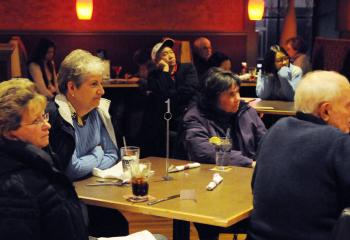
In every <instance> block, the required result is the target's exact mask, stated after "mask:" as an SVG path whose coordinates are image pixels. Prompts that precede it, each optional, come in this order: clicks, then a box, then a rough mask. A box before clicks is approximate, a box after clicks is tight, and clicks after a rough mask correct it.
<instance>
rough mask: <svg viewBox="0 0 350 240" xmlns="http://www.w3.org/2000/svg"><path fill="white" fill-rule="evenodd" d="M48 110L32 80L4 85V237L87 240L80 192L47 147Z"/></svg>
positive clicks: (0, 152)
mask: <svg viewBox="0 0 350 240" xmlns="http://www.w3.org/2000/svg"><path fill="white" fill-rule="evenodd" d="M45 107H46V98H45V97H44V96H42V95H40V94H38V93H37V92H36V89H35V85H34V83H32V82H31V81H30V80H28V79H13V80H9V81H5V82H2V83H0V110H1V111H0V166H1V168H0V184H1V185H0V209H1V211H0V236H1V239H27V240H37V239H51V240H55V239H57V240H61V239H67V240H87V239H88V234H87V229H86V227H85V224H84V219H83V215H82V211H81V208H80V202H79V199H78V197H77V194H76V193H75V190H74V187H73V185H72V183H71V181H70V180H69V179H68V178H67V177H66V176H65V175H64V173H62V172H60V171H59V170H58V169H57V168H56V166H55V165H54V162H55V161H54V159H55V158H56V156H55V155H54V154H53V153H52V152H51V151H50V148H48V144H49V129H50V127H51V126H50V124H49V123H48V115H47V114H45Z"/></svg>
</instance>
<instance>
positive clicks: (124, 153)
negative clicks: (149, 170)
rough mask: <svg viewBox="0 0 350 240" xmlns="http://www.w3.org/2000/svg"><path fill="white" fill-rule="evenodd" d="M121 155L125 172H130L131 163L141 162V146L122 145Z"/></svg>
mask: <svg viewBox="0 0 350 240" xmlns="http://www.w3.org/2000/svg"><path fill="white" fill-rule="evenodd" d="M120 156H121V158H122V165H123V172H124V173H127V172H129V169H130V164H131V163H133V162H137V163H138V162H139V159H140V148H139V147H135V146H127V147H121V148H120Z"/></svg>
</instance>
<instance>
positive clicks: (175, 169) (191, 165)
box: [168, 162, 201, 173]
mask: <svg viewBox="0 0 350 240" xmlns="http://www.w3.org/2000/svg"><path fill="white" fill-rule="evenodd" d="M200 166H201V164H200V163H197V162H195V163H188V164H185V165H179V166H175V167H174V166H170V167H169V169H168V172H169V173H172V172H179V171H183V170H186V169H190V168H196V167H200Z"/></svg>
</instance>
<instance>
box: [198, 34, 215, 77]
mask: <svg viewBox="0 0 350 240" xmlns="http://www.w3.org/2000/svg"><path fill="white" fill-rule="evenodd" d="M212 53H213V49H212V46H211V42H210V40H209V39H208V38H205V37H200V38H197V39H196V40H195V41H194V42H193V64H194V66H195V67H196V70H197V75H198V79H199V80H201V79H202V77H203V75H204V74H205V73H206V72H207V71H208V69H209V68H210V66H209V63H208V60H209V58H210V56H211V55H212Z"/></svg>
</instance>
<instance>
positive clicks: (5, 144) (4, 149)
mask: <svg viewBox="0 0 350 240" xmlns="http://www.w3.org/2000/svg"><path fill="white" fill-rule="evenodd" d="M48 151H50V150H49V149H48ZM0 162H1V164H0V165H1V168H0V174H1V173H4V172H8V171H15V170H19V169H22V168H35V169H37V170H39V171H41V172H43V173H46V174H50V173H52V172H53V171H54V172H58V170H57V169H56V168H55V166H54V162H53V155H50V154H49V153H48V152H46V151H44V150H42V149H40V148H38V147H36V146H34V145H32V144H28V143H24V142H22V141H15V140H9V139H5V138H0Z"/></svg>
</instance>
